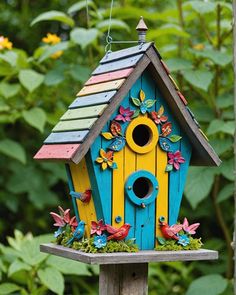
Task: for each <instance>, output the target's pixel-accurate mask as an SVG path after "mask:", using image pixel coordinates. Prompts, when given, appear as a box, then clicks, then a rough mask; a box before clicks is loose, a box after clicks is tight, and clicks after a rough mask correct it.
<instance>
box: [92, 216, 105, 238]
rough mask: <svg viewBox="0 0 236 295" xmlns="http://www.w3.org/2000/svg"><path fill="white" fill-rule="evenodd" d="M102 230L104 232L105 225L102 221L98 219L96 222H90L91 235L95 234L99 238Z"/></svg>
mask: <svg viewBox="0 0 236 295" xmlns="http://www.w3.org/2000/svg"><path fill="white" fill-rule="evenodd" d="M104 230H106V225H105V224H104V223H103V220H102V219H100V220H99V221H98V222H96V221H92V222H91V235H93V234H97V235H99V236H100V235H101V234H102V232H103V231H104Z"/></svg>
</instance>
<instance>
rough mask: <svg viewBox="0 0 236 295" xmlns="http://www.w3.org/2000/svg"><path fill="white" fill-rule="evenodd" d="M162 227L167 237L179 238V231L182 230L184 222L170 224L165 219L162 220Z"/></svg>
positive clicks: (164, 235)
mask: <svg viewBox="0 0 236 295" xmlns="http://www.w3.org/2000/svg"><path fill="white" fill-rule="evenodd" d="M160 228H161V232H162V234H163V237H164V238H165V239H174V240H177V241H178V240H179V237H178V235H177V234H178V232H180V231H181V230H182V228H183V226H182V224H174V225H171V226H170V225H168V223H166V222H164V221H160Z"/></svg>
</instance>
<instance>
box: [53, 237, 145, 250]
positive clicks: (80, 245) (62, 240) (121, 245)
mask: <svg viewBox="0 0 236 295" xmlns="http://www.w3.org/2000/svg"><path fill="white" fill-rule="evenodd" d="M71 237H72V233H63V234H61V235H60V236H59V237H57V239H56V244H57V245H62V246H64V247H68V245H67V242H68V240H69V239H70V238H71ZM93 241H94V238H89V239H83V240H81V241H79V242H78V241H74V242H73V243H72V244H71V245H70V248H72V249H75V250H79V251H83V252H86V253H114V252H129V253H131V252H138V250H139V249H138V246H137V245H135V244H134V242H133V240H128V241H108V242H107V245H106V246H105V247H104V248H101V249H98V248H96V247H95V246H94V244H93Z"/></svg>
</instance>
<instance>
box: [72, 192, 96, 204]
mask: <svg viewBox="0 0 236 295" xmlns="http://www.w3.org/2000/svg"><path fill="white" fill-rule="evenodd" d="M70 195H71V196H72V197H73V198H76V199H79V200H80V201H81V202H83V203H89V201H90V200H91V195H92V191H91V190H90V189H86V190H85V191H84V192H83V193H77V192H74V191H70Z"/></svg>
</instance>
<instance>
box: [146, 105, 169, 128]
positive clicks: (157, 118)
mask: <svg viewBox="0 0 236 295" xmlns="http://www.w3.org/2000/svg"><path fill="white" fill-rule="evenodd" d="M163 114H164V107H163V106H161V107H160V109H159V110H158V111H157V112H151V113H150V115H151V118H152V120H153V121H154V122H155V123H156V124H157V125H158V124H161V123H164V122H166V121H167V120H168V117H166V116H163Z"/></svg>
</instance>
